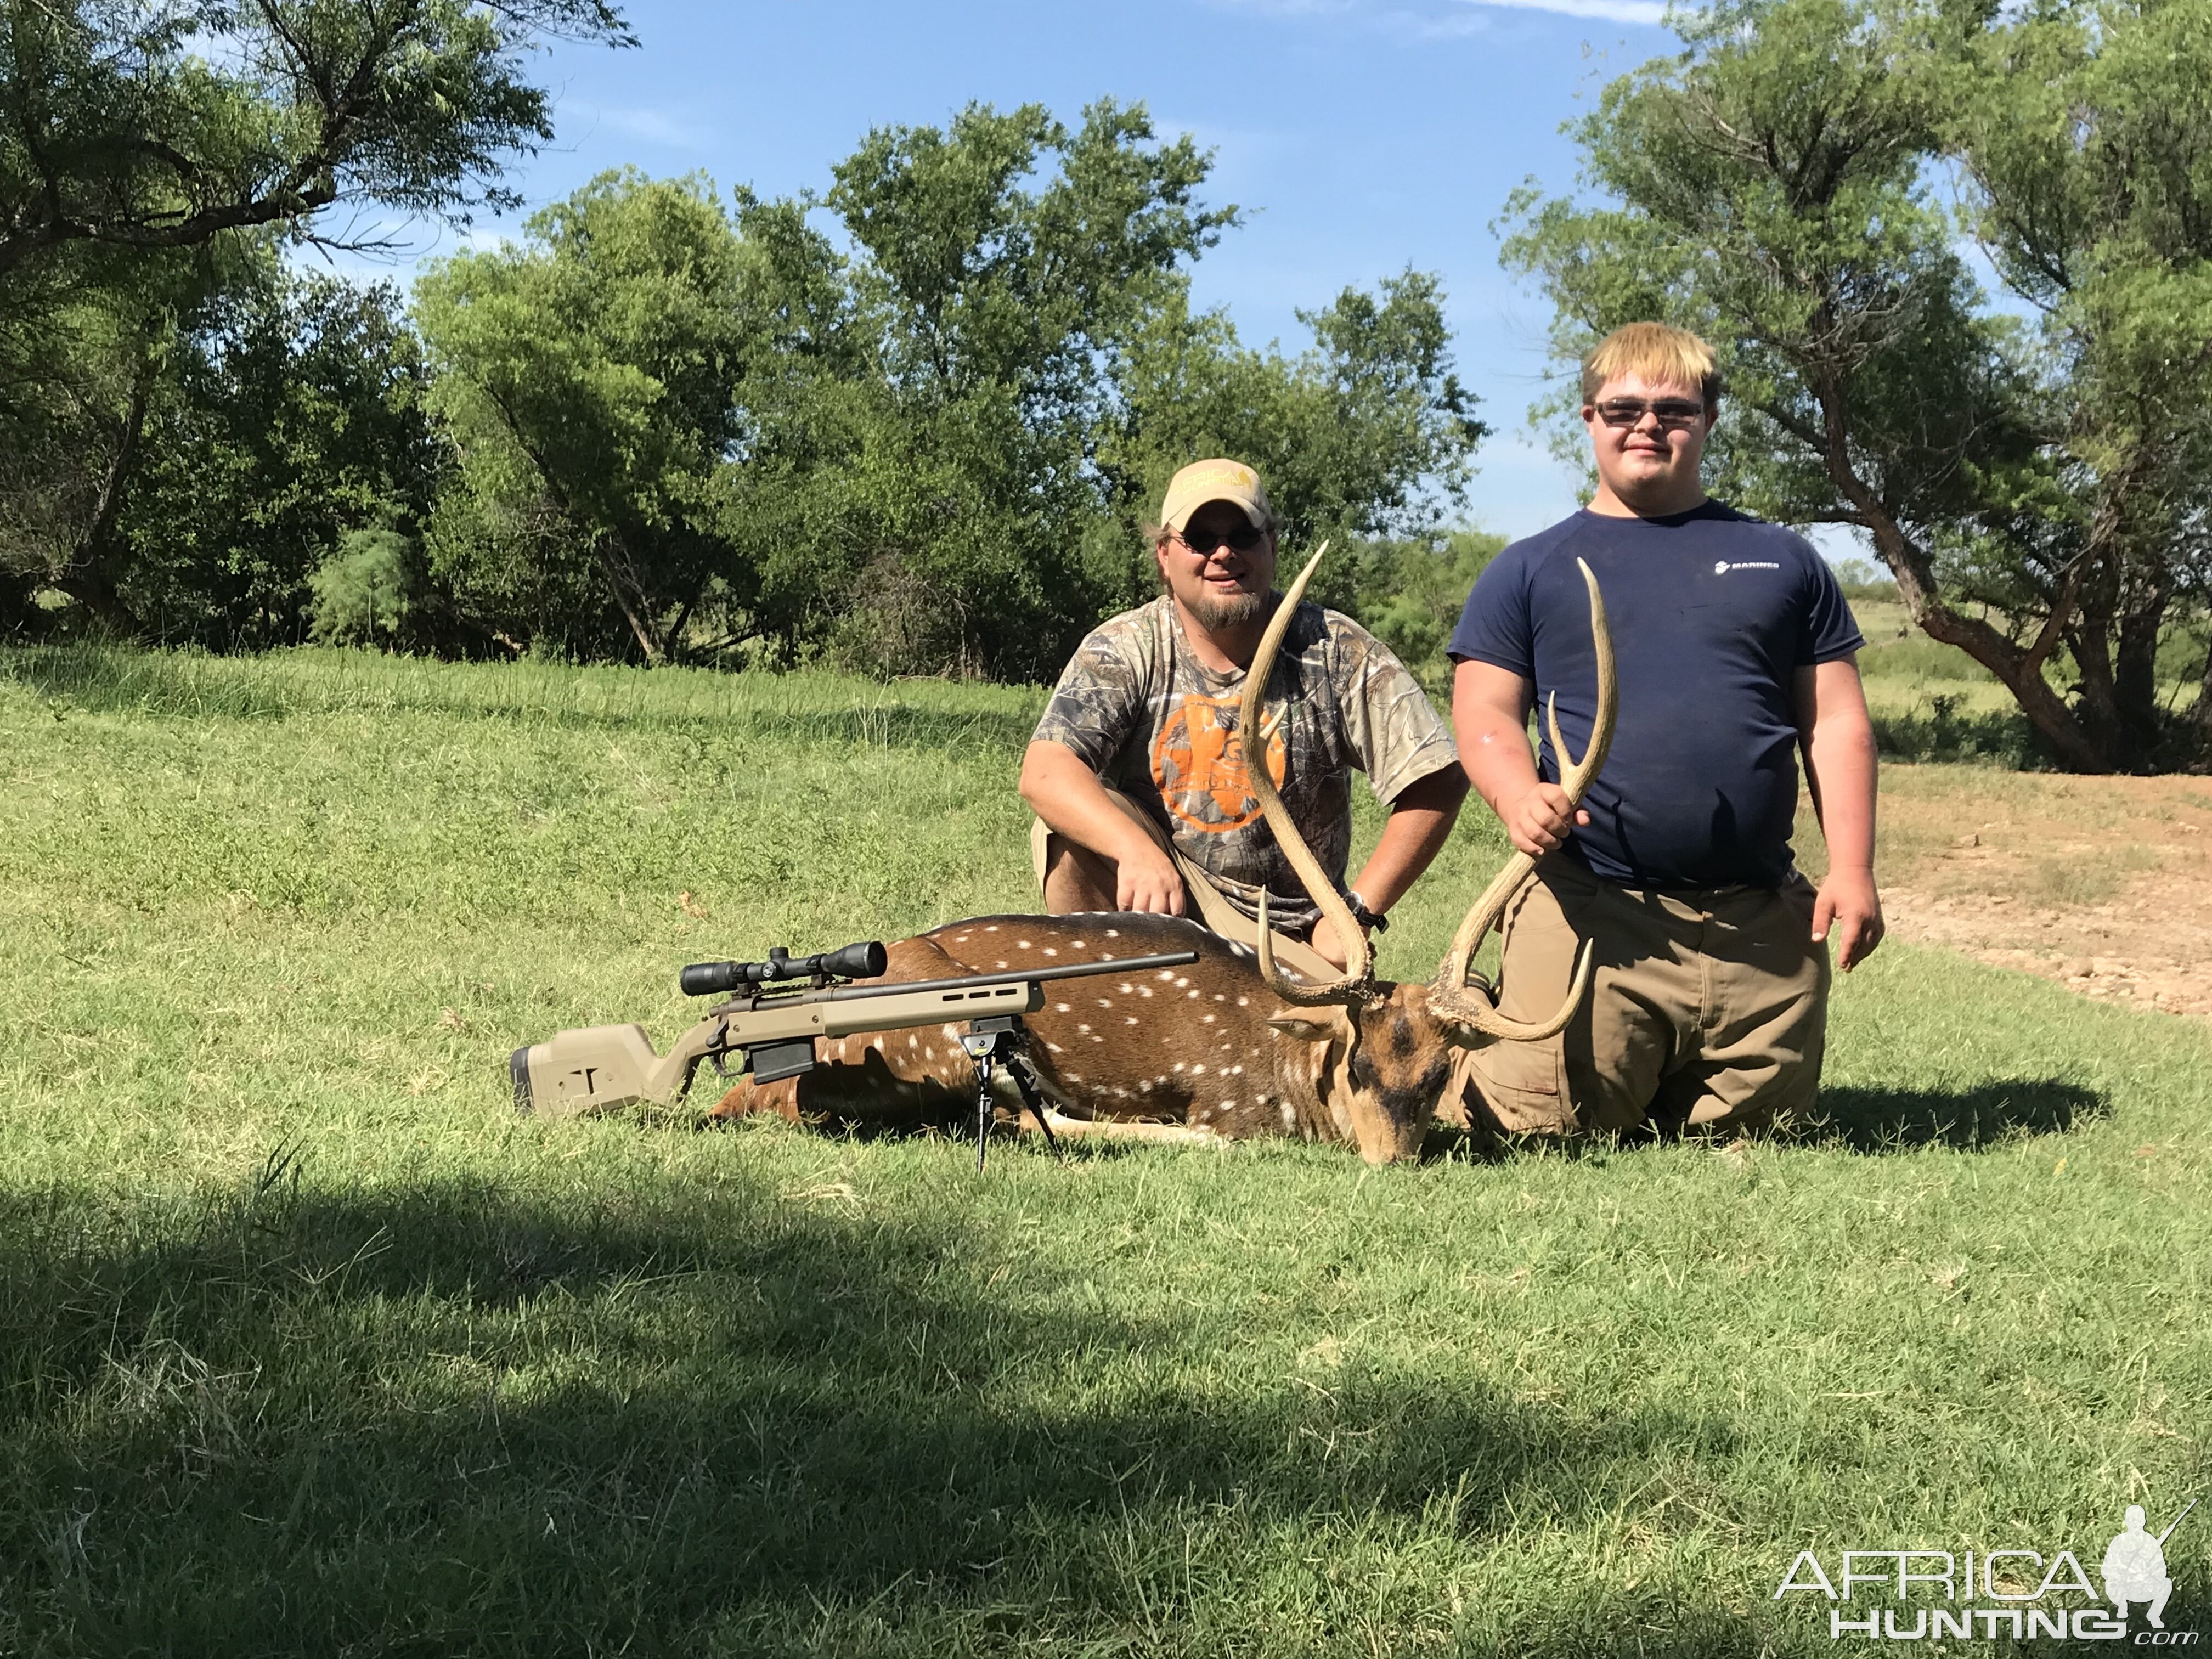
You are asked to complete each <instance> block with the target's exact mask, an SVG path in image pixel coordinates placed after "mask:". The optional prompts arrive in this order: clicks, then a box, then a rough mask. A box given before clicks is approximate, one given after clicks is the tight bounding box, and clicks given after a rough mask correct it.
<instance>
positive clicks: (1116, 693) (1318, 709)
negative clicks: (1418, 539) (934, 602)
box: [1036, 593, 1459, 937]
mask: <svg viewBox="0 0 2212 1659" xmlns="http://www.w3.org/2000/svg"><path fill="white" fill-rule="evenodd" d="M1267 690H1268V694H1269V695H1268V698H1267V705H1266V714H1265V720H1264V722H1263V723H1264V725H1265V726H1266V728H1267V731H1268V732H1269V737H1268V741H1267V775H1268V776H1269V777H1270V778H1272V779H1273V781H1274V783H1275V787H1276V790H1277V792H1278V793H1280V794H1281V796H1282V798H1283V804H1284V805H1285V806H1287V807H1288V808H1289V809H1290V813H1291V822H1293V823H1296V824H1297V826H1298V829H1299V831H1300V833H1301V834H1303V835H1304V836H1305V840H1306V844H1307V846H1309V847H1310V848H1312V849H1313V854H1314V856H1315V857H1316V859H1318V860H1321V866H1322V869H1323V870H1326V871H1327V872H1328V873H1329V876H1330V878H1331V879H1332V880H1334V882H1335V883H1336V884H1337V885H1338V887H1339V888H1341V887H1342V886H1343V884H1344V879H1345V862H1346V860H1347V859H1348V858H1349V857H1350V855H1351V852H1352V780H1351V776H1350V773H1351V769H1352V768H1354V767H1357V768H1358V769H1359V770H1361V771H1363V772H1364V773H1366V774H1367V779H1368V784H1369V787H1371V788H1372V789H1373V790H1374V791H1375V795H1376V799H1378V800H1380V801H1382V802H1383V803H1384V804H1385V805H1388V804H1389V803H1390V802H1392V801H1395V799H1397V798H1398V797H1399V795H1400V794H1401V793H1403V792H1404V790H1405V789H1406V787H1407V785H1409V784H1412V783H1416V782H1418V781H1420V780H1421V779H1423V778H1425V777H1427V776H1428V775H1430V774H1431V773H1434V772H1441V771H1443V770H1445V769H1448V768H1449V767H1453V766H1455V765H1457V764H1458V763H1459V753H1458V751H1457V750H1455V749H1454V748H1453V747H1452V740H1451V735H1450V733H1449V732H1447V731H1445V729H1444V724H1443V720H1440V719H1439V718H1437V711H1436V710H1435V709H1434V708H1431V706H1430V703H1429V700H1428V699H1427V698H1426V697H1425V696H1423V695H1422V694H1421V688H1420V687H1419V685H1417V684H1414V681H1413V676H1412V675H1411V674H1408V673H1407V671H1406V669H1405V665H1403V664H1401V662H1400V661H1399V660H1398V659H1397V658H1396V657H1395V656H1394V655H1393V654H1391V652H1390V649H1389V647H1387V646H1385V645H1384V644H1383V642H1382V641H1380V640H1378V639H1376V637H1375V636H1374V635H1372V634H1370V633H1369V632H1368V631H1367V630H1366V629H1364V628H1362V627H1361V626H1360V625H1359V624H1358V623H1356V622H1354V621H1352V618H1351V617H1346V616H1342V615H1340V614H1339V613H1338V612H1336V611H1325V610H1323V609H1322V607H1321V606H1319V605H1313V604H1310V603H1309V604H1304V605H1299V606H1298V611H1297V616H1295V617H1292V618H1291V626H1290V629H1289V631H1288V632H1287V633H1286V634H1285V636H1284V639H1283V647H1282V650H1281V652H1280V653H1279V654H1278V656H1277V658H1276V662H1275V671H1274V674H1273V678H1272V679H1271V680H1270V681H1269V683H1268V687H1267ZM1243 695H1244V674H1243V670H1241V669H1237V670H1232V671H1230V672H1229V673H1226V674H1217V673H1215V672H1214V671H1212V669H1210V668H1208V667H1206V665H1205V664H1203V663H1201V662H1200V661H1199V659H1198V658H1197V657H1196V655H1195V654H1194V653H1193V652H1192V650H1191V648H1190V642H1189V641H1188V640H1186V639H1185V638H1184V637H1183V632H1182V626H1181V625H1180V624H1179V623H1177V621H1176V612H1175V602H1174V601H1173V600H1172V599H1170V597H1169V596H1168V595H1166V594H1164V593H1163V594H1162V595H1161V596H1160V597H1159V598H1158V599H1154V600H1153V601H1152V603H1151V604H1150V605H1140V606H1139V607H1138V608H1137V609H1136V610H1134V611H1124V612H1123V613H1122V614H1121V615H1120V616H1118V617H1115V618H1114V619H1113V620H1112V621H1110V622H1109V623H1104V624H1103V625H1102V626H1101V627H1099V628H1098V629H1096V630H1095V631H1093V632H1092V633H1091V635H1089V637H1087V638H1086V639H1085V641H1083V643H1082V645H1081V646H1080V647H1078V648H1077V650H1076V653H1075V655H1074V657H1073V659H1071V660H1070V661H1069V663H1068V665H1067V668H1066V671H1065V672H1063V673H1062V674H1061V675H1060V684H1059V685H1058V686H1056V687H1055V688H1054V690H1053V694H1052V701H1051V702H1049V703H1048V704H1047V705H1046V707H1045V711H1044V718H1043V719H1042V720H1039V721H1038V722H1037V728H1036V738H1037V739H1038V740H1040V741H1048V742H1052V743H1058V744H1066V746H1067V747H1068V748H1070V749H1073V750H1074V751H1075V752H1076V753H1077V754H1078V755H1080V756H1081V757H1083V760H1084V763H1085V765H1087V766H1089V767H1090V768H1091V770H1092V771H1094V772H1096V773H1097V775H1098V776H1099V780H1100V781H1102V782H1103V783H1104V784H1105V785H1106V786H1107V787H1109V788H1113V789H1118V790H1120V791H1121V793H1123V794H1125V795H1127V796H1128V797H1129V798H1130V799H1132V800H1133V801H1135V802H1136V803H1137V804H1138V805H1140V806H1142V807H1143V808H1144V809H1145V810H1146V811H1147V812H1149V813H1150V814H1151V815H1152V817H1153V819H1154V820H1155V821H1156V822H1157V823H1159V825H1160V826H1161V827H1162V828H1163V829H1165V830H1166V831H1167V832H1168V834H1169V836H1170V837H1171V838H1172V839H1173V841H1174V842H1175V845H1176V850H1177V851H1179V852H1181V853H1182V854H1183V855H1184V856H1185V857H1186V858H1188V859H1189V860H1191V861H1192V862H1193V863H1194V864H1195V865H1197V866H1198V867H1199V868H1200V869H1201V870H1203V871H1205V872H1206V875H1207V876H1208V878H1211V880H1212V884H1213V885H1214V886H1215V887H1217V888H1218V889H1219V890H1220V891H1221V894H1222V896H1224V897H1225V898H1226V899H1227V900H1228V901H1229V902H1230V903H1231V904H1233V905H1234V906H1236V908H1237V909H1238V910H1240V911H1242V912H1243V914H1244V915H1247V916H1252V917H1257V916H1258V915H1259V911H1260V890H1261V888H1263V887H1264V888H1265V889H1266V890H1267V914H1268V919H1269V920H1270V921H1272V922H1273V924H1274V925H1275V926H1276V927H1279V928H1280V929H1281V930H1282V931H1283V932H1284V933H1290V934H1292V935H1295V936H1298V937H1303V936H1304V934H1305V933H1306V932H1307V931H1308V930H1309V929H1310V928H1311V927H1312V926H1313V924H1314V922H1315V921H1316V920H1317V919H1318V918H1319V916H1320V914H1321V913H1320V911H1319V910H1318V909H1317V908H1316V906H1315V905H1314V903H1313V902H1312V901H1311V900H1310V899H1309V898H1308V897H1307V896H1306V893H1305V889H1304V886H1303V885H1302V884H1300V883H1299V881H1298V878H1297V872H1296V871H1295V870H1293V869H1291V866H1290V861H1289V860H1287V859H1285V857H1284V856H1283V854H1282V850H1281V849H1280V848H1278V847H1277V846H1276V844H1275V837H1274V833H1273V831H1272V830H1270V829H1268V828H1267V820H1266V819H1264V818H1262V817H1261V816H1260V803H1259V801H1258V800H1257V799H1255V798H1254V797H1253V795H1252V793H1251V787H1250V784H1249V780H1248V779H1247V778H1246V775H1245V772H1244V751H1243V745H1242V744H1240V743H1239V742H1238V741H1237V705H1238V702H1239V701H1240V699H1242V697H1243Z"/></svg>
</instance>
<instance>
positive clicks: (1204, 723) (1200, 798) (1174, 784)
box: [1152, 692, 1289, 836]
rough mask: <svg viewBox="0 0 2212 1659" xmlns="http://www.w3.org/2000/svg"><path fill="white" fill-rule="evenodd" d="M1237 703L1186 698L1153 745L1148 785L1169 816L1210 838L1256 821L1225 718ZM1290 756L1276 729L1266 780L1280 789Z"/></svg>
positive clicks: (1240, 750) (1270, 737)
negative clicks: (1150, 775)
mask: <svg viewBox="0 0 2212 1659" xmlns="http://www.w3.org/2000/svg"><path fill="white" fill-rule="evenodd" d="M1236 707H1237V698H1235V697H1206V696H1200V695H1198V694H1197V693H1196V692H1186V693H1185V694H1184V696H1183V700H1182V707H1181V708H1178V709H1176V711H1175V712H1174V713H1173V714H1170V715H1169V716H1168V717H1167V720H1166V721H1165V722H1164V724H1163V725H1162V726H1161V727H1160V732H1159V735H1158V737H1156V738H1153V739H1152V782H1153V783H1154V784H1155V785H1157V786H1158V788H1159V792H1160V799H1161V801H1162V802H1163V803H1164V805H1166V807H1167V809H1168V811H1170V812H1172V813H1174V814H1175V816H1176V817H1178V818H1180V819H1182V822H1183V823H1187V824H1188V825H1190V827H1191V828H1192V829H1202V830H1204V831H1205V832H1206V834H1208V835H1215V836H1218V835H1221V834H1224V833H1225V832H1226V831H1228V830H1231V829H1243V827H1244V825H1246V824H1248V823H1251V822H1252V820H1253V819H1255V818H1256V817H1259V816H1260V803H1259V801H1258V800H1257V799H1255V798H1254V796H1253V794H1252V785H1251V780H1250V778H1249V776H1248V775H1246V773H1245V770H1244V745H1243V743H1242V742H1241V741H1240V740H1239V739H1238V737H1237V730H1236V728H1235V727H1234V726H1225V725H1224V724H1223V723H1222V718H1221V717H1222V715H1223V714H1224V713H1225V711H1227V710H1230V709H1233V708H1236ZM1288 764H1289V755H1288V752H1287V750H1286V748H1285V744H1284V742H1283V732H1282V727H1281V726H1276V728H1275V729H1274V730H1273V732H1269V733H1268V734H1267V775H1268V776H1269V777H1270V778H1273V780H1274V781H1275V787H1277V788H1281V787H1282V784H1283V774H1284V772H1285V769H1287V767H1288Z"/></svg>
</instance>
